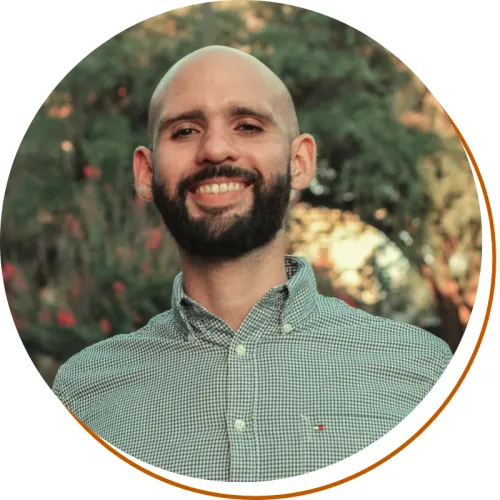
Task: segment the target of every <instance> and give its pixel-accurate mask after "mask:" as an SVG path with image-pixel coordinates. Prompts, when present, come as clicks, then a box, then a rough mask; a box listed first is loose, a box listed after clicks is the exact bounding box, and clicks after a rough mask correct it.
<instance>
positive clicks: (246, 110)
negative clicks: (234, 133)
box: [158, 105, 277, 134]
mask: <svg viewBox="0 0 500 500" xmlns="http://www.w3.org/2000/svg"><path fill="white" fill-rule="evenodd" d="M226 114H227V115H228V116H230V117H235V116H252V117H254V118H259V119H261V120H263V121H267V122H269V123H272V124H273V125H276V124H277V122H276V119H275V118H274V116H273V113H272V112H271V111H265V110H263V109H257V108H251V107H249V106H240V105H233V106H230V107H229V108H228V112H227V113H226ZM204 119H206V113H205V111H204V110H203V109H201V108H197V109H190V110H188V111H183V112H182V113H178V114H175V115H172V116H164V117H163V118H161V119H160V123H159V125H158V134H161V133H162V132H163V131H164V130H166V129H167V128H168V127H170V126H171V125H173V124H174V123H178V122H183V121H190V120H204Z"/></svg>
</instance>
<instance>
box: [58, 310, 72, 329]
mask: <svg viewBox="0 0 500 500" xmlns="http://www.w3.org/2000/svg"><path fill="white" fill-rule="evenodd" d="M57 322H58V323H59V326H62V327H63V328H69V327H71V326H73V325H74V324H75V323H76V321H75V317H74V316H73V314H71V313H70V312H67V311H59V312H58V313H57Z"/></svg>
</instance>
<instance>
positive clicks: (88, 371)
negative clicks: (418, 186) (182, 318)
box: [52, 311, 180, 410]
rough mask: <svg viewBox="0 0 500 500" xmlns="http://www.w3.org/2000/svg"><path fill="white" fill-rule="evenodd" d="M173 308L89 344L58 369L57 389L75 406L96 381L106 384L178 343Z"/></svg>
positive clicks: (64, 399) (67, 404)
mask: <svg viewBox="0 0 500 500" xmlns="http://www.w3.org/2000/svg"><path fill="white" fill-rule="evenodd" d="M179 338H180V336H178V337H177V338H176V335H175V329H174V324H173V318H172V314H171V311H167V312H164V313H162V314H159V315H157V316H155V317H154V318H152V319H151V320H150V321H149V322H148V323H147V324H146V325H145V326H144V327H142V328H141V329H139V330H137V331H136V332H133V333H127V334H121V335H115V336H113V337H111V338H109V339H106V340H103V341H101V342H97V343H95V344H93V345H91V346H89V347H86V348H85V349H83V350H82V351H80V352H79V353H77V354H75V355H74V356H72V357H71V358H69V359H68V361H66V362H65V363H64V364H63V365H62V366H61V367H60V368H59V370H58V372H57V375H56V377H55V379H54V384H53V386H52V390H53V392H54V393H55V394H56V396H57V397H58V398H59V399H60V400H61V401H62V402H63V404H64V405H65V406H66V407H68V409H70V410H71V409H72V402H73V401H74V400H75V399H77V398H78V396H79V395H81V394H83V393H85V392H86V391H89V390H91V388H92V387H93V386H94V385H100V386H102V384H106V381H109V380H111V379H113V378H114V377H115V378H116V376H117V374H118V373H120V372H122V373H123V371H124V370H125V371H126V370H127V369H128V368H132V367H134V366H135V365H138V366H139V364H140V363H139V362H140V361H141V360H142V359H145V358H150V357H154V356H155V355H159V354H160V353H161V352H162V351H163V350H164V349H165V345H169V344H176V343H178V342H179V340H178V339H179Z"/></svg>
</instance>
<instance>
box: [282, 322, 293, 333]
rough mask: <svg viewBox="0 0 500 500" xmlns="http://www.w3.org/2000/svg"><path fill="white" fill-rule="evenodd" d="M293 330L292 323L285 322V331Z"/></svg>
mask: <svg viewBox="0 0 500 500" xmlns="http://www.w3.org/2000/svg"><path fill="white" fill-rule="evenodd" d="M291 331H292V325H291V324H290V323H285V324H284V325H283V332H284V333H290V332H291Z"/></svg>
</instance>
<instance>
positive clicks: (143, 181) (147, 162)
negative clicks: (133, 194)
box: [133, 146, 153, 201]
mask: <svg viewBox="0 0 500 500" xmlns="http://www.w3.org/2000/svg"><path fill="white" fill-rule="evenodd" d="M133 168H134V178H135V189H136V191H137V194H138V195H139V196H140V197H141V198H142V199H144V200H148V201H151V200H152V199H153V189H152V185H153V153H152V152H151V151H150V150H149V149H148V148H146V147H144V146H140V147H138V148H137V149H136V150H135V151H134V165H133Z"/></svg>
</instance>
